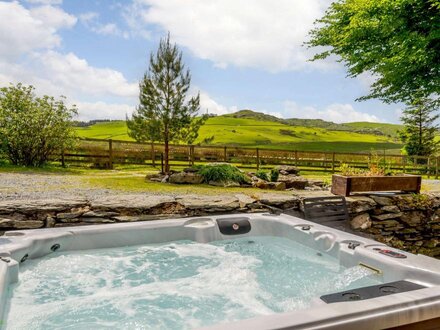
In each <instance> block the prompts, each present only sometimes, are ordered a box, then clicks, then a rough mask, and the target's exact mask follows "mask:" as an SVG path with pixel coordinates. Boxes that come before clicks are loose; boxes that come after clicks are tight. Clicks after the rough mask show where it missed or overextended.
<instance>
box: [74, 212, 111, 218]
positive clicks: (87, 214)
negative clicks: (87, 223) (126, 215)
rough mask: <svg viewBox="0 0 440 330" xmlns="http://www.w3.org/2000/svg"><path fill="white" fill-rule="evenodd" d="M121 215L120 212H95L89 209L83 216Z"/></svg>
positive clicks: (104, 216) (106, 216) (103, 216)
mask: <svg viewBox="0 0 440 330" xmlns="http://www.w3.org/2000/svg"><path fill="white" fill-rule="evenodd" d="M116 215H119V213H118V212H95V211H88V212H86V213H84V214H83V215H82V218H111V217H114V216H116Z"/></svg>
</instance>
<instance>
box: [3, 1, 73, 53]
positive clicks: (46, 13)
mask: <svg viewBox="0 0 440 330" xmlns="http://www.w3.org/2000/svg"><path fill="white" fill-rule="evenodd" d="M0 17H1V18H2V19H1V20H0V31H1V33H0V58H5V57H6V58H9V59H15V58H17V57H18V56H20V55H22V54H26V53H28V52H30V51H32V50H36V49H47V48H54V47H57V46H59V45H60V43H61V38H60V36H59V35H58V34H57V29H61V28H70V27H72V26H73V25H74V24H75V23H76V18H75V17H74V16H72V15H69V14H67V13H66V12H64V11H63V10H61V9H59V8H55V7H50V6H44V7H37V8H34V9H32V10H28V9H26V8H24V7H23V6H21V5H20V4H19V3H18V2H0Z"/></svg>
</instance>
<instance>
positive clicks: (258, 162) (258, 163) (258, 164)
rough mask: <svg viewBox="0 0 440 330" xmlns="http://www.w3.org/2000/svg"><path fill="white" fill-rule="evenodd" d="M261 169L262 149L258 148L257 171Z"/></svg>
mask: <svg viewBox="0 0 440 330" xmlns="http://www.w3.org/2000/svg"><path fill="white" fill-rule="evenodd" d="M259 169H260V150H259V149H258V148H257V171H258V170H259Z"/></svg>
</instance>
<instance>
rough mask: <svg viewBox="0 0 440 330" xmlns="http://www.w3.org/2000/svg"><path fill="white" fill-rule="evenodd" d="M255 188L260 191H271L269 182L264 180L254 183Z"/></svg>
mask: <svg viewBox="0 0 440 330" xmlns="http://www.w3.org/2000/svg"><path fill="white" fill-rule="evenodd" d="M253 186H254V187H256V188H259V189H269V185H268V182H267V181H264V180H259V181H257V182H254V184H253Z"/></svg>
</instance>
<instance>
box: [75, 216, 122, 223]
mask: <svg viewBox="0 0 440 330" xmlns="http://www.w3.org/2000/svg"><path fill="white" fill-rule="evenodd" d="M80 222H84V223H114V222H116V221H115V220H113V219H106V218H90V217H89V218H81V219H80Z"/></svg>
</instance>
